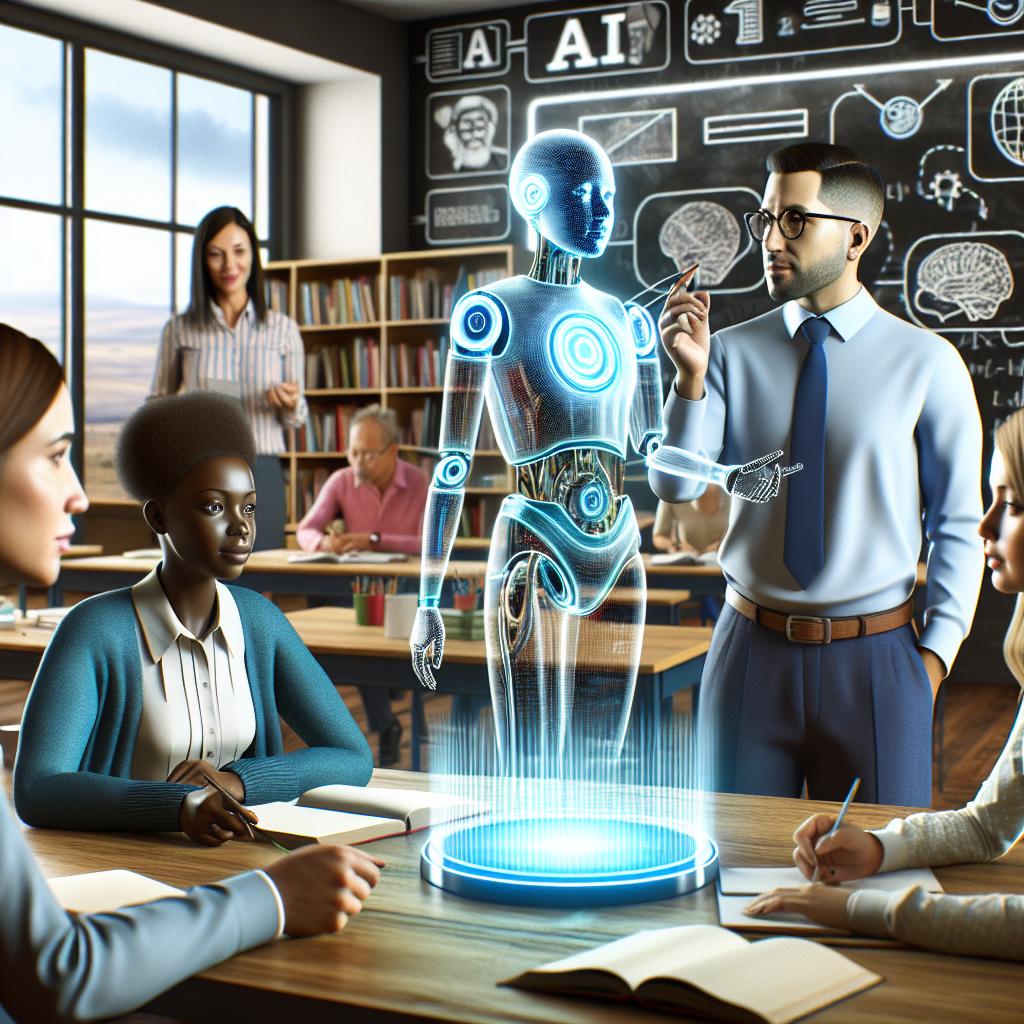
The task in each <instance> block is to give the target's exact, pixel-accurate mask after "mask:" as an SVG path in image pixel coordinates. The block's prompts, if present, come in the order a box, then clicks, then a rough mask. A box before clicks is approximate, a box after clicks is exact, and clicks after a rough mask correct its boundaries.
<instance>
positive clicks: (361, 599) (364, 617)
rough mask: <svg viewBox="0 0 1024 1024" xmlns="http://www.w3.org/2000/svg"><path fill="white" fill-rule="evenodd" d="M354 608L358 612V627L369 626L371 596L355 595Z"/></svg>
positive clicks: (353, 597)
mask: <svg viewBox="0 0 1024 1024" xmlns="http://www.w3.org/2000/svg"><path fill="white" fill-rule="evenodd" d="M352 607H353V608H355V610H356V625H357V626H368V625H369V624H370V595H369V594H353V595H352Z"/></svg>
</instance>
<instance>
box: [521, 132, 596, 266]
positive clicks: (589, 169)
mask: <svg viewBox="0 0 1024 1024" xmlns="http://www.w3.org/2000/svg"><path fill="white" fill-rule="evenodd" d="M509 191H510V192H511V193H512V202H513V203H514V204H515V208H516V209H517V210H518V211H519V213H520V215H521V216H522V217H524V218H525V219H526V220H527V221H528V222H529V223H530V225H531V226H532V227H533V228H534V230H535V231H537V232H538V233H539V234H541V235H543V236H544V237H545V238H546V239H547V240H548V241H549V242H551V243H552V245H555V246H557V247H558V248H559V249H564V250H565V251H566V252H569V253H572V254H573V255H574V256H588V257H593V256H600V255H601V253H603V252H604V250H605V246H607V244H608V239H609V238H610V237H611V232H612V223H613V222H614V220H615V215H614V212H613V202H614V197H615V175H614V174H613V173H612V165H611V161H610V160H609V159H608V155H607V154H606V153H605V151H604V150H603V149H602V148H601V147H600V146H599V145H598V144H597V143H596V142H594V140H593V139H590V138H588V137H587V136H586V135H583V134H581V133H580V132H574V131H569V130H568V129H557V130H554V131H547V132H541V133H540V134H539V135H535V136H534V137H533V138H532V139H530V141H529V142H527V143H526V144H525V145H524V146H523V147H522V149H520V150H519V152H518V153H517V154H516V158H515V160H514V161H513V163H512V172H511V174H510V175H509Z"/></svg>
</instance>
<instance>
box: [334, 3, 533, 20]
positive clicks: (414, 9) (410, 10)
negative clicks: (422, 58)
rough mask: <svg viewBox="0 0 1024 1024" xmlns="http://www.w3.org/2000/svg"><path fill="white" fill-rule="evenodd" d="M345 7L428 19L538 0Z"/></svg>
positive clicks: (371, 4)
mask: <svg viewBox="0 0 1024 1024" xmlns="http://www.w3.org/2000/svg"><path fill="white" fill-rule="evenodd" d="M342 2H343V3H345V4H347V5H348V6H349V7H360V8H362V9H363V10H364V11H370V12H371V13H373V14H379V15H381V16H382V17H384V18H391V19H392V20H393V21H431V20H433V19H434V18H447V17H448V16H449V15H453V14H485V13H487V12H490V11H503V10H507V9H508V8H509V7H528V6H530V5H532V4H536V3H537V2H538V0H342Z"/></svg>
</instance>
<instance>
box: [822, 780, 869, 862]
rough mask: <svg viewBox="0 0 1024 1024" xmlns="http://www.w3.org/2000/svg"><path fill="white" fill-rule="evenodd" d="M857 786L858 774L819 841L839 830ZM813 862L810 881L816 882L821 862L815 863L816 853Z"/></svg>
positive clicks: (858, 784) (858, 786) (858, 785)
mask: <svg viewBox="0 0 1024 1024" xmlns="http://www.w3.org/2000/svg"><path fill="white" fill-rule="evenodd" d="M859 788H860V776H859V775H858V776H857V778H855V779H854V780H853V782H852V783H851V784H850V792H849V793H847V794H846V799H845V800H844V801H843V806H842V807H840V808H839V814H838V815H836V820H835V823H834V824H833V826H832V827H831V828H830V829H829V830H828V831H827V832H826V833H825V834H824V835H823V836H822V837H821V840H819V842H822V841H824V840H825V839H828V837H829V836H832V835H835V834H836V832H837V831H838V830H839V826H840V825H842V823H843V818H845V817H846V812H847V810H848V809H849V807H850V802H851V801H852V800H853V798H854V797H855V796H856V795H857V790H858V789H859ZM816 846H817V844H816ZM815 862H816V863H815V865H814V874H813V875H811V881H812V882H816V881H818V875H820V874H821V864H820V863H817V855H815Z"/></svg>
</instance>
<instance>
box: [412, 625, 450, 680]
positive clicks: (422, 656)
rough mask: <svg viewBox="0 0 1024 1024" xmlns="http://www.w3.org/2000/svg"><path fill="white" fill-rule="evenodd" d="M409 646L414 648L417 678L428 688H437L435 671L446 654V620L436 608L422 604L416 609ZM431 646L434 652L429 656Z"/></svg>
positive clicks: (414, 668) (413, 655)
mask: <svg viewBox="0 0 1024 1024" xmlns="http://www.w3.org/2000/svg"><path fill="white" fill-rule="evenodd" d="M409 647H410V648H411V649H412V670H413V672H415V673H416V678H417V679H418V680H419V681H420V682H421V683H422V684H423V685H424V686H425V687H426V688H427V689H428V690H436V689H437V680H436V679H435V678H434V672H436V671H438V670H439V669H440V668H441V658H442V657H443V656H444V620H443V619H442V618H441V613H440V612H439V611H438V610H437V609H436V608H431V607H429V606H428V607H422V606H421V607H419V608H417V609H416V620H415V621H414V622H413V624H412V633H411V634H410V635H409ZM430 647H433V653H432V654H431V655H430V656H429V657H428V655H427V650H428V649H429V648H430ZM431 663H433V670H434V671H433V672H432V671H431Z"/></svg>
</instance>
